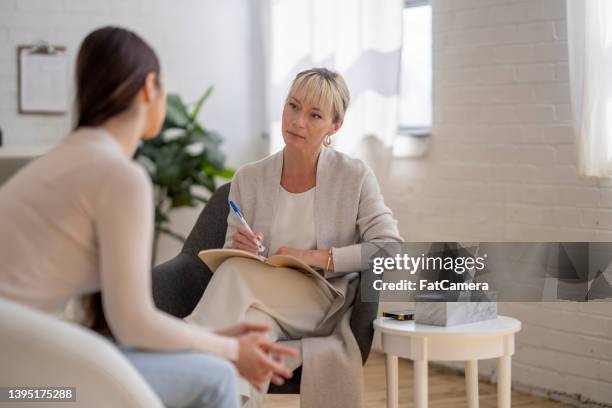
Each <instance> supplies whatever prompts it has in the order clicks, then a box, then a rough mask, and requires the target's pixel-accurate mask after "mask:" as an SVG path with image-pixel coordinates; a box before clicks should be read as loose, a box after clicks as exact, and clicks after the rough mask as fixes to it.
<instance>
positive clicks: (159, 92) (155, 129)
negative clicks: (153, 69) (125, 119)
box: [143, 76, 166, 139]
mask: <svg viewBox="0 0 612 408" xmlns="http://www.w3.org/2000/svg"><path fill="white" fill-rule="evenodd" d="M145 88H146V93H147V95H148V97H147V98H146V99H147V102H148V107H147V117H146V127H145V131H144V135H143V139H151V138H153V137H155V136H157V135H158V134H159V132H160V130H161V127H162V125H163V124H164V119H165V118H166V89H165V88H164V85H163V83H162V81H161V79H159V80H158V79H157V78H156V77H155V76H154V77H147V80H146V81H145Z"/></svg>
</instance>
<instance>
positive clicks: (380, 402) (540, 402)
mask: <svg viewBox="0 0 612 408" xmlns="http://www.w3.org/2000/svg"><path fill="white" fill-rule="evenodd" d="M399 372H400V378H399V406H400V408H408V407H414V403H413V401H412V363H411V362H409V361H407V360H403V359H400V364H399ZM478 388H479V391H480V408H496V407H497V388H496V385H495V384H488V383H485V382H480V384H479V387H478ZM386 401H387V400H386V385H385V360H384V356H383V355H382V354H380V353H373V354H371V355H370V358H369V360H368V363H367V364H366V367H365V408H384V407H386V403H387V402H386ZM299 406H300V402H299V396H297V395H268V396H267V397H266V402H265V408H298V407H299ZM429 407H430V408H463V407H467V400H466V397H465V380H464V377H463V376H462V375H458V374H456V373H454V372H452V371H449V370H447V369H444V368H439V367H433V366H431V365H430V367H429ZM512 407H530V408H552V407H555V408H569V407H570V405H567V404H560V403H557V402H552V401H548V400H545V399H542V398H538V397H534V396H531V395H527V394H523V393H520V392H518V391H512ZM321 408H325V407H321ZM347 408H350V407H347Z"/></svg>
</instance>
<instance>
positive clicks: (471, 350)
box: [374, 316, 521, 408]
mask: <svg viewBox="0 0 612 408" xmlns="http://www.w3.org/2000/svg"><path fill="white" fill-rule="evenodd" d="M374 327H375V328H376V330H378V331H379V332H380V333H381V338H382V348H383V351H384V353H385V358H386V359H385V363H386V368H387V407H388V408H397V406H398V368H397V365H398V357H402V358H408V359H410V360H412V361H413V362H414V403H415V406H416V408H426V407H427V404H428V402H427V399H428V396H427V362H428V361H429V360H434V361H465V385H466V390H467V400H468V406H469V407H470V408H478V360H481V359H487V358H497V359H498V360H497V406H498V408H510V383H511V381H510V359H511V356H512V354H514V333H516V332H518V331H519V330H521V322H520V321H519V320H517V319H513V318H511V317H506V316H498V317H497V318H496V319H492V320H484V321H481V322H477V323H469V324H462V325H457V326H449V327H439V326H430V325H426V324H416V323H415V322H414V321H398V320H394V319H391V318H387V317H380V318H378V319H376V321H374Z"/></svg>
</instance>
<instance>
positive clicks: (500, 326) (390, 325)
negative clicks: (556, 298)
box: [374, 316, 521, 337]
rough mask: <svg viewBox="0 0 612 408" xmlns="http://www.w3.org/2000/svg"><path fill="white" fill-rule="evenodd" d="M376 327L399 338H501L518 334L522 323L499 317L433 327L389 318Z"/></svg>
mask: <svg viewBox="0 0 612 408" xmlns="http://www.w3.org/2000/svg"><path fill="white" fill-rule="evenodd" d="M374 327H376V328H377V329H378V330H380V331H381V332H383V333H389V334H394V335H398V336H409V337H414V336H427V337H434V336H448V335H453V336H458V335H459V336H462V335H467V336H499V335H504V334H510V333H516V332H518V331H519V330H520V329H521V321H520V320H517V319H513V318H512V317H507V316H497V318H496V319H490V320H482V321H480V322H475V323H466V324H458V325H455V326H432V325H428V324H419V323H415V322H414V320H404V321H400V320H395V319H392V318H389V317H379V318H378V319H376V320H375V321H374Z"/></svg>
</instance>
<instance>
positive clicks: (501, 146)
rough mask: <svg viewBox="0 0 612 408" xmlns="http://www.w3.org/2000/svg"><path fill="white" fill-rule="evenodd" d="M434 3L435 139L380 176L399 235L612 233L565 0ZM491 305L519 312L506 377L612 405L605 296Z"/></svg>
mask: <svg viewBox="0 0 612 408" xmlns="http://www.w3.org/2000/svg"><path fill="white" fill-rule="evenodd" d="M432 3H433V25H434V39H433V42H434V44H433V47H434V128H433V138H432V150H431V151H430V153H429V155H428V156H427V157H426V158H425V159H422V160H413V161H397V162H395V163H393V165H392V169H391V174H390V176H389V181H388V183H387V184H386V186H385V187H384V190H385V196H386V199H387V202H388V204H389V205H390V206H391V208H392V209H393V210H394V213H395V214H396V216H397V218H398V219H399V221H400V228H401V231H402V234H403V236H404V237H405V238H406V239H407V240H410V241H440V240H448V241H453V240H457V241H479V240H487V241H545V242H546V241H610V240H612V181H611V180H585V179H582V178H580V177H579V176H578V175H577V172H576V145H575V144H574V136H573V133H572V129H571V109H570V105H569V103H570V92H569V84H568V81H569V75H568V63H567V59H568V53H567V35H566V21H565V1H564V0H432ZM499 306H500V307H499V311H500V313H501V314H506V315H510V316H515V317H517V318H519V319H521V320H522V321H523V327H524V328H523V330H522V331H521V333H520V334H519V335H518V336H517V348H516V355H515V357H514V359H513V384H514V386H516V387H518V388H521V389H527V390H530V391H533V392H535V393H540V394H542V395H549V396H551V397H553V398H558V399H569V400H570V401H571V402H572V403H574V404H576V405H580V404H582V405H589V404H590V403H591V404H594V403H595V402H597V403H600V404H603V405H605V406H612V303H588V304H578V303H549V304H542V303H522V304H518V303H516V304H515V303H507V304H500V305H499ZM383 307H384V308H386V309H392V308H393V307H397V305H393V304H386V305H383ZM480 369H481V374H485V375H487V376H492V377H493V378H494V377H495V366H494V364H491V363H490V362H482V363H481V365H480Z"/></svg>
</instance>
